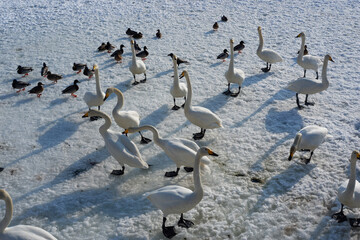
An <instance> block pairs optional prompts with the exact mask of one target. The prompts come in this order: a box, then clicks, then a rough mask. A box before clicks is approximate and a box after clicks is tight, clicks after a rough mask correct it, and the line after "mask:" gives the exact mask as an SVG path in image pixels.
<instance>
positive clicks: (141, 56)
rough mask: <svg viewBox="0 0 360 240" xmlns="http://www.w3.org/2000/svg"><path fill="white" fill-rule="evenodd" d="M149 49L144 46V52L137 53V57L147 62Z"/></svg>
mask: <svg viewBox="0 0 360 240" xmlns="http://www.w3.org/2000/svg"><path fill="white" fill-rule="evenodd" d="M147 49H148V48H147V47H146V46H144V50H143V51H141V52H139V53H137V54H136V56H137V57H140V58H141V59H142V60H146V57H147V56H149V52H148V50H147Z"/></svg>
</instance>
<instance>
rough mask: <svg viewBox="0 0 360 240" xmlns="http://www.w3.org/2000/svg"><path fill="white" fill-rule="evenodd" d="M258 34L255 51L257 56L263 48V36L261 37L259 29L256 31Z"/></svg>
mask: <svg viewBox="0 0 360 240" xmlns="http://www.w3.org/2000/svg"><path fill="white" fill-rule="evenodd" d="M258 33H259V47H258V49H257V51H256V52H257V53H258V54H259V53H260V52H261V51H262V49H263V46H264V39H263V35H262V32H261V29H258Z"/></svg>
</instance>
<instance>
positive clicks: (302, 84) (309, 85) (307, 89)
mask: <svg viewBox="0 0 360 240" xmlns="http://www.w3.org/2000/svg"><path fill="white" fill-rule="evenodd" d="M329 60H330V61H332V62H334V61H333V60H332V58H331V56H330V55H326V56H325V57H324V64H323V68H322V73H321V79H322V81H321V83H319V82H316V81H313V80H310V79H307V78H298V79H296V80H295V81H293V82H291V83H289V84H288V85H287V87H286V88H287V89H289V90H291V91H294V92H296V104H297V106H298V108H299V109H302V108H303V106H300V102H299V96H298V94H299V93H301V94H306V98H305V105H314V103H313V102H308V101H307V99H308V95H309V94H315V93H319V92H322V91H324V90H326V89H327V88H328V87H329V81H328V79H327V74H326V71H327V66H328V62H329Z"/></svg>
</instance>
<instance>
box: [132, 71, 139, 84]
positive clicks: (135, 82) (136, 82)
mask: <svg viewBox="0 0 360 240" xmlns="http://www.w3.org/2000/svg"><path fill="white" fill-rule="evenodd" d="M133 77H134V82H133V83H132V85H138V84H139V82H138V81H136V78H135V74H133Z"/></svg>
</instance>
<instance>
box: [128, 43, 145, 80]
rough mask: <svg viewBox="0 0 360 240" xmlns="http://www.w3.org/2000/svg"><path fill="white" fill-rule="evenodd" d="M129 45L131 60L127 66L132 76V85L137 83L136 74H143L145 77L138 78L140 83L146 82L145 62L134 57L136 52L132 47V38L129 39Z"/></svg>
mask: <svg viewBox="0 0 360 240" xmlns="http://www.w3.org/2000/svg"><path fill="white" fill-rule="evenodd" d="M130 45H131V52H132V61H131V63H130V66H129V70H130V72H131V73H132V75H133V77H134V82H133V85H137V84H139V82H138V81H136V77H135V75H136V74H142V73H143V74H144V76H145V78H144V79H143V80H140V82H141V83H144V82H146V66H145V63H144V62H143V61H141V60H137V59H136V53H135V48H134V40H131V41H130Z"/></svg>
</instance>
